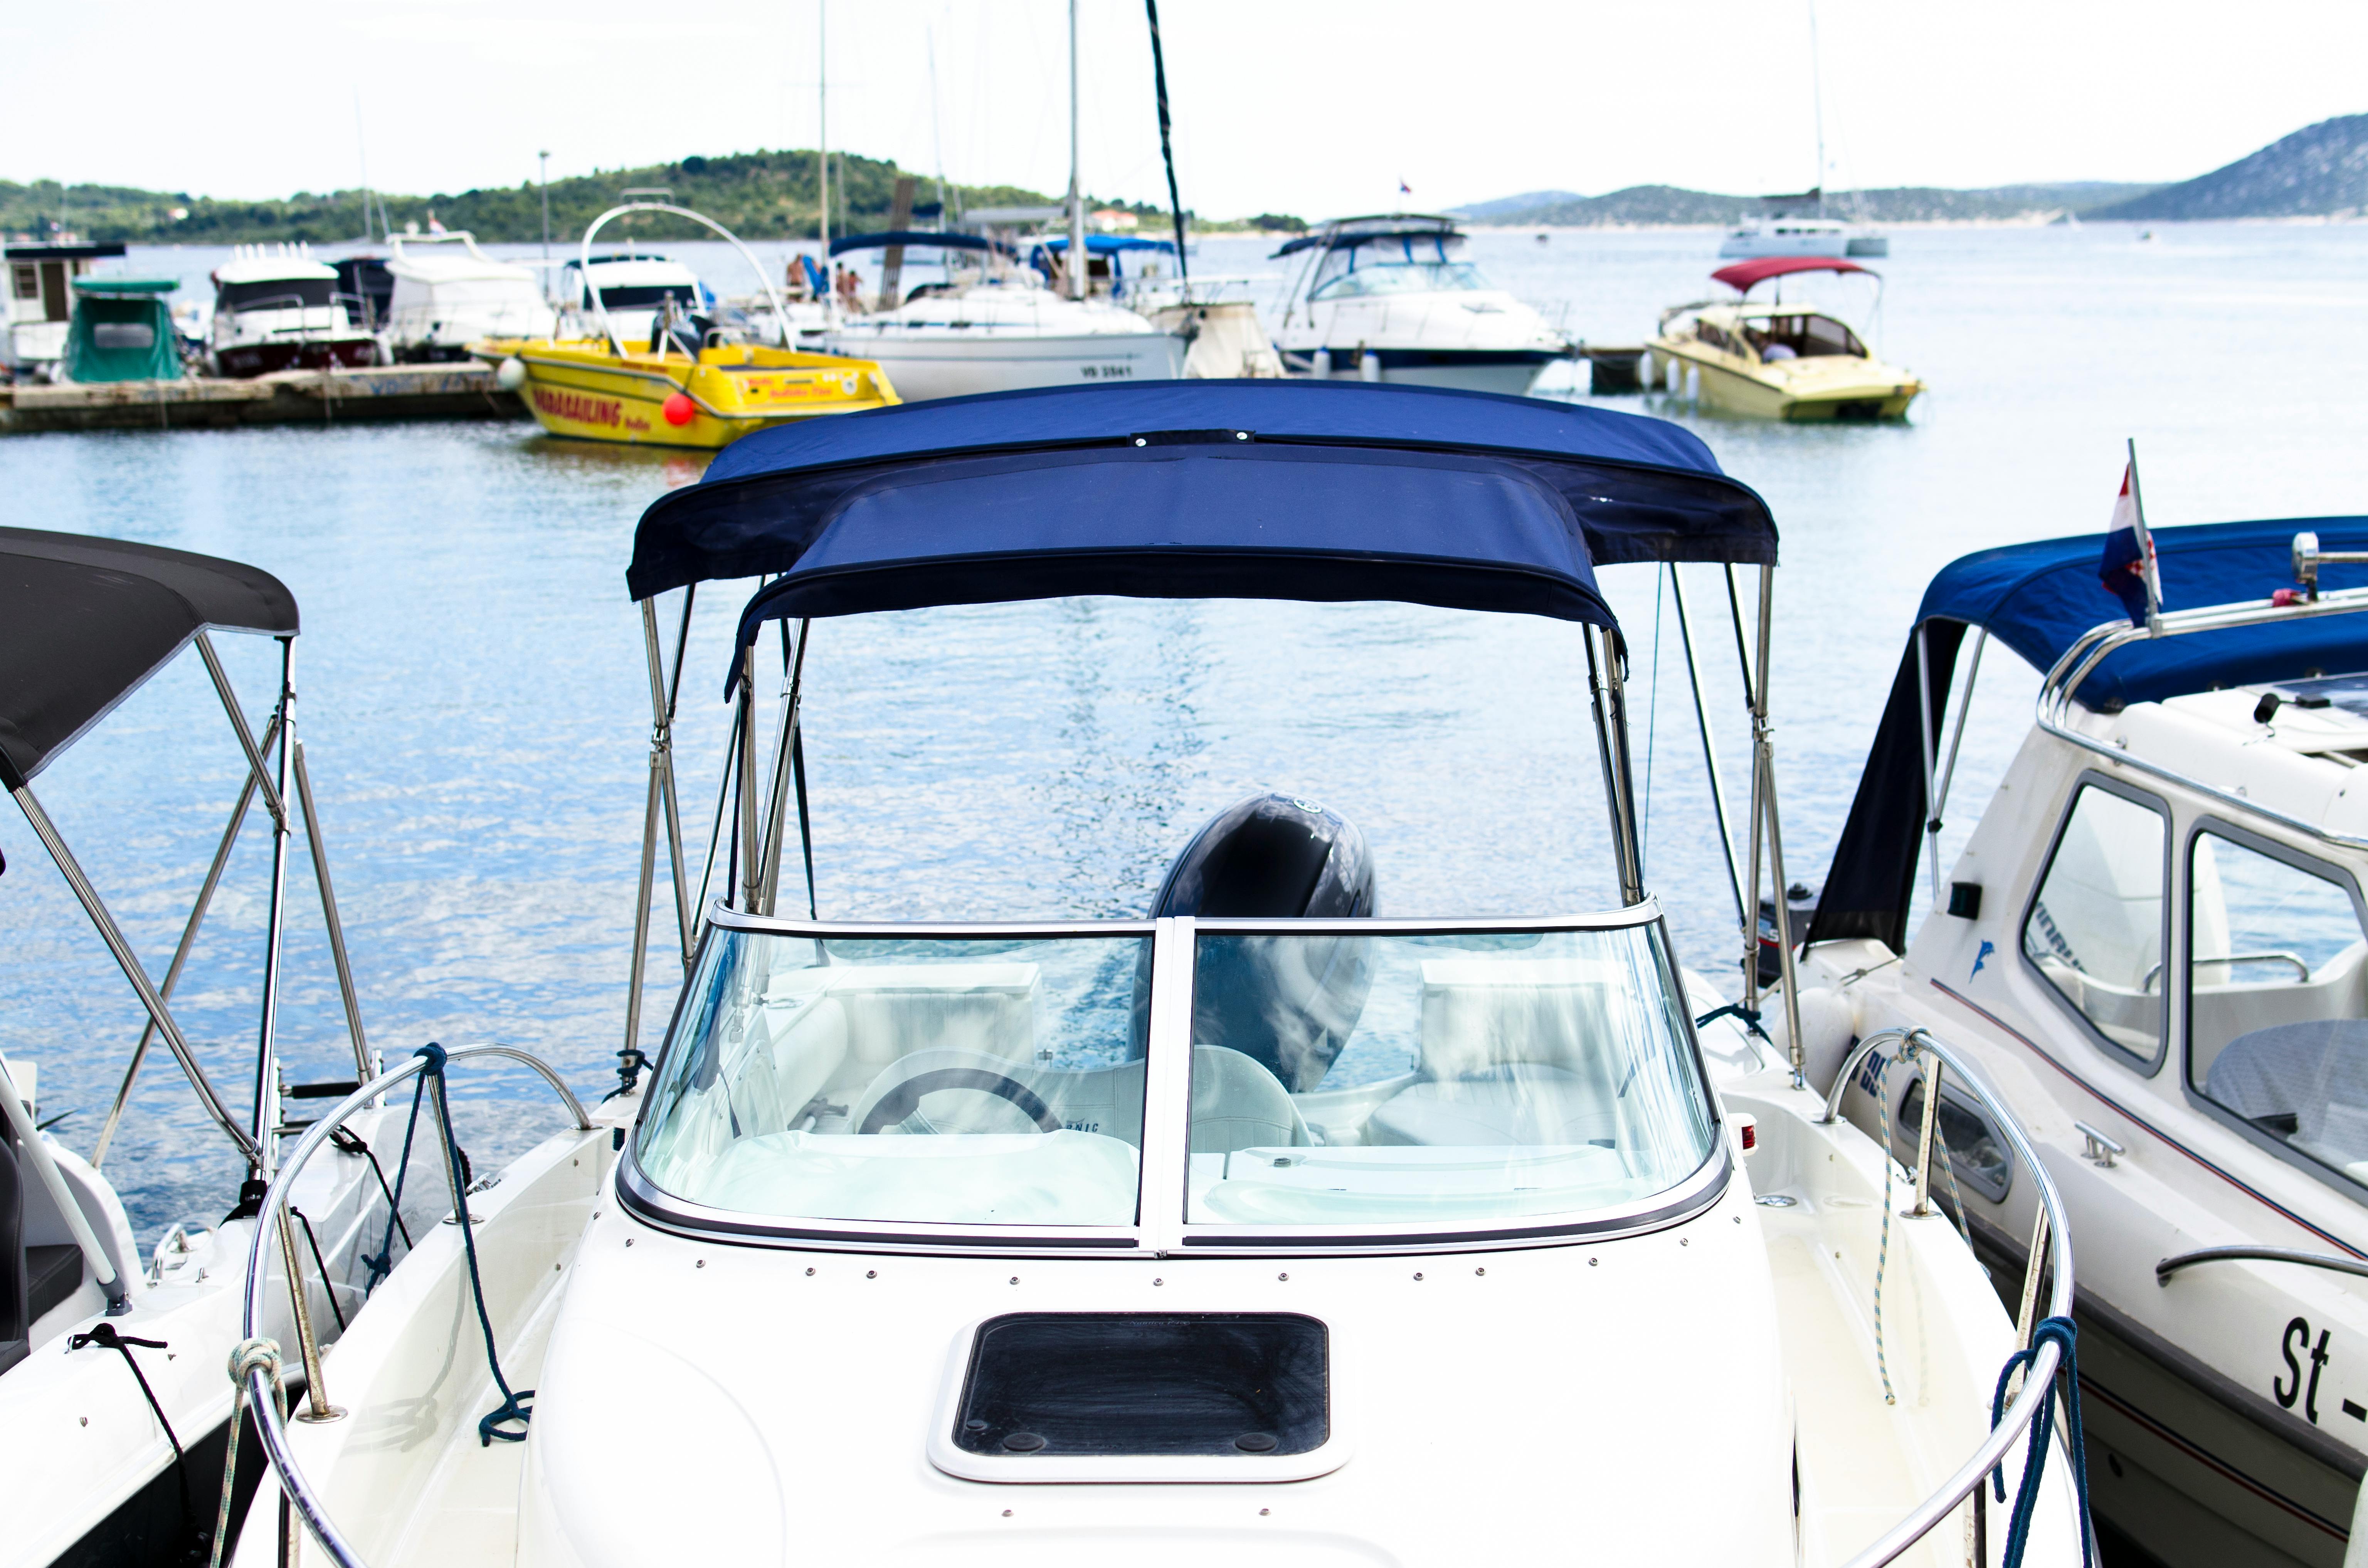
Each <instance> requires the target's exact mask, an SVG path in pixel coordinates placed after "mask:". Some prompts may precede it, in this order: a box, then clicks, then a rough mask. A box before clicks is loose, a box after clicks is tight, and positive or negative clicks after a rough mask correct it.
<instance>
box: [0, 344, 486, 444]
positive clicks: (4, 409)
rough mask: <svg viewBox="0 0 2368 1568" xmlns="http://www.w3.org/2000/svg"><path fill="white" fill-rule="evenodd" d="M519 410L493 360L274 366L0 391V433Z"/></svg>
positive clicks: (468, 415) (365, 420) (332, 421)
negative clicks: (228, 376) (243, 372)
mask: <svg viewBox="0 0 2368 1568" xmlns="http://www.w3.org/2000/svg"><path fill="white" fill-rule="evenodd" d="M526 412H527V411H526V404H525V403H524V402H522V401H521V400H520V399H519V398H518V394H517V393H515V392H504V391H502V390H501V389H500V388H499V387H498V386H496V385H495V383H494V369H493V367H492V366H490V365H481V364H474V363H457V362H456V363H446V364H435V365H386V366H377V367H371V368H367V369H330V370H279V371H275V372H273V373H272V374H270V375H268V376H256V377H255V378H253V379H252V380H245V381H231V380H225V379H222V378H218V377H211V376H189V377H184V378H182V379H181V380H178V381H92V382H73V381H69V382H64V383H61V384H58V385H54V386H50V385H41V384H39V383H30V382H22V383H19V384H17V385H16V386H13V387H0V435H32V434H37V433H41V432H47V431H55V430H186V429H194V428H205V429H228V428H232V427H233V426H247V425H354V424H381V423H385V422H387V421H391V420H404V419H523V418H525V417H526Z"/></svg>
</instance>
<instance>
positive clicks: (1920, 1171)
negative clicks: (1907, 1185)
mask: <svg viewBox="0 0 2368 1568" xmlns="http://www.w3.org/2000/svg"><path fill="white" fill-rule="evenodd" d="M1940 1119H1941V1058H1940V1057H1939V1055H1937V1054H1936V1053H1934V1052H1932V1051H1926V1052H1924V1116H1923V1123H1924V1125H1923V1127H1922V1128H1921V1129H1920V1130H1919V1131H1918V1134H1917V1139H1916V1207H1915V1208H1913V1209H1911V1210H1908V1212H1909V1213H1911V1214H1913V1215H1915V1216H1916V1217H1917V1218H1918V1219H1919V1220H1920V1219H1922V1218H1923V1217H1924V1216H1926V1215H1927V1214H1930V1213H1931V1212H1932V1133H1933V1129H1934V1127H1935V1125H1936V1124H1937V1123H1938V1122H1939V1120H1940ZM1889 1153H1890V1152H1889V1151H1888V1150H1886V1151H1884V1157H1885V1158H1888V1157H1889Z"/></svg>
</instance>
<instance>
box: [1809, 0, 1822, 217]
mask: <svg viewBox="0 0 2368 1568" xmlns="http://www.w3.org/2000/svg"><path fill="white" fill-rule="evenodd" d="M1809 104H1810V107H1811V111H1812V112H1813V113H1814V114H1815V115H1816V123H1817V187H1816V188H1817V216H1818V217H1820V218H1822V217H1824V216H1825V215H1826V86H1825V79H1824V76H1823V75H1822V74H1821V73H1820V72H1819V70H1818V68H1817V0H1809Z"/></svg>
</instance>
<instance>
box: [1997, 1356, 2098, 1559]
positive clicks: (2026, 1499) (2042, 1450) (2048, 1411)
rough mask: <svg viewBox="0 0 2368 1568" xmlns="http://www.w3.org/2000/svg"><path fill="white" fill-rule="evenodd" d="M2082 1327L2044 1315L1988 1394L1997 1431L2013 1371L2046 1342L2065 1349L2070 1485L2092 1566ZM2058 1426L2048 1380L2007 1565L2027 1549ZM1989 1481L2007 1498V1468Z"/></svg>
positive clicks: (2010, 1532)
mask: <svg viewBox="0 0 2368 1568" xmlns="http://www.w3.org/2000/svg"><path fill="white" fill-rule="evenodd" d="M2077 1337H2078V1330H2077V1329H2075V1328H2074V1327H2073V1326H2072V1320H2071V1319H2070V1318H2066V1317H2051V1318H2042V1319H2040V1320H2039V1323H2038V1324H2037V1325H2036V1326H2035V1327H2033V1328H2032V1331H2031V1348H2030V1349H2028V1350H2018V1351H2016V1352H2015V1353H2014V1354H2013V1355H2011V1356H2009V1357H2008V1358H2007V1362H2006V1366H2005V1367H2004V1368H2003V1369H2001V1370H2000V1371H1999V1373H1998V1392H1997V1393H1995V1394H1993V1395H1992V1396H1991V1397H1990V1427H1991V1429H1992V1430H1993V1431H1995V1430H1996V1429H1997V1427H1998V1420H1999V1418H2000V1416H2002V1415H2004V1414H2005V1411H2006V1385H2007V1384H2008V1382H2009V1381H2011V1380H2012V1379H2013V1377H2014V1374H2015V1373H2016V1372H2018V1371H2020V1370H2021V1369H2024V1368H2026V1367H2028V1366H2030V1365H2031V1363H2032V1360H2033V1359H2034V1358H2036V1357H2037V1356H2038V1354H2039V1347H2040V1346H2043V1345H2055V1346H2058V1347H2059V1348H2060V1349H2061V1350H2062V1351H2063V1353H2064V1363H2063V1366H2062V1367H2061V1368H2060V1369H2059V1370H2060V1371H2061V1373H2062V1376H2063V1378H2064V1436H2065V1439H2066V1447H2068V1448H2069V1449H2071V1450H2072V1489H2073V1492H2074V1493H2075V1494H2077V1495H2078V1498H2079V1500H2080V1521H2079V1528H2080V1564H2081V1568H2089V1457H2088V1451H2087V1449H2086V1448H2085V1447H2084V1443H2083V1438H2082V1436H2081V1431H2080V1366H2079V1362H2078V1359H2077V1358H2075V1357H2074V1355H2073V1341H2074V1340H2075V1339H2076V1338H2077ZM2054 1428H2055V1383H2054V1382H2052V1381H2051V1382H2050V1383H2049V1384H2048V1385H2047V1387H2046V1388H2045V1389H2044V1390H2042V1391H2041V1392H2040V1396H2039V1413H2038V1414H2037V1415H2034V1416H2032V1422H2031V1449H2030V1451H2029V1452H2028V1453H2027V1454H2026V1455H2025V1456H2024V1458H2023V1461H2022V1485H2021V1487H2020V1488H2018V1489H2017V1490H2016V1492H2015V1494H2014V1513H2013V1515H2012V1517H2011V1521H2010V1522H2009V1525H2008V1527H2007V1537H2006V1553H2005V1555H2004V1556H2002V1557H2001V1558H2000V1559H1999V1562H2000V1563H2001V1564H2002V1565H2003V1568H2021V1564H2022V1551H2023V1547H2024V1546H2025V1545H2026V1544H2027V1543H2028V1541H2029V1539H2030V1536H2031V1517H2032V1513H2033V1512H2034V1511H2035V1510H2036V1509H2037V1508H2038V1506H2039V1478H2040V1472H2041V1471H2043V1470H2044V1469H2045V1468H2046V1464H2047V1439H2048V1437H2049V1436H2050V1434H2051V1433H2052V1432H2053V1430H2054ZM1990 1484H1991V1485H1992V1486H1994V1487H1996V1488H1997V1491H1998V1501H1999V1502H2001V1503H2003V1502H2005V1501H2006V1466H2004V1465H2003V1464H2001V1465H1998V1466H1997V1467H1996V1468H1994V1469H1993V1470H1991V1471H1990Z"/></svg>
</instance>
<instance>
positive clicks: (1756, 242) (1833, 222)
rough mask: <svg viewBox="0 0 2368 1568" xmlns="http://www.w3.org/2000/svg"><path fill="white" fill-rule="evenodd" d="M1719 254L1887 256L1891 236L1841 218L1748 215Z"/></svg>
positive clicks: (1721, 244) (1731, 256)
mask: <svg viewBox="0 0 2368 1568" xmlns="http://www.w3.org/2000/svg"><path fill="white" fill-rule="evenodd" d="M1718 254H1719V256H1721V257H1722V258H1725V259H1727V260H1756V259H1758V258H1759V257H1761V256H1855V257H1859V258H1861V259H1863V258H1865V257H1868V256H1889V255H1890V254H1891V241H1890V238H1889V237H1888V236H1886V235H1884V234H1882V233H1877V232H1875V231H1874V230H1873V229H1870V228H1868V227H1866V226H1865V225H1864V224H1861V223H1845V222H1841V221H1840V220H1839V219H1834V218H1827V217H1823V216H1805V215H1803V214H1799V213H1792V212H1775V213H1770V214H1769V215H1767V216H1765V217H1758V218H1746V219H1743V220H1742V221H1741V222H1737V223H1736V225H1735V227H1733V228H1732V229H1729V230H1728V231H1727V232H1726V237H1725V239H1723V240H1721V241H1720V242H1719V245H1718Z"/></svg>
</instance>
